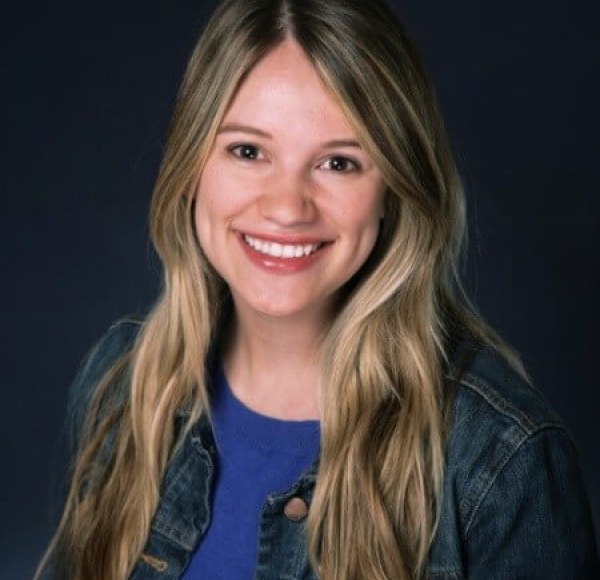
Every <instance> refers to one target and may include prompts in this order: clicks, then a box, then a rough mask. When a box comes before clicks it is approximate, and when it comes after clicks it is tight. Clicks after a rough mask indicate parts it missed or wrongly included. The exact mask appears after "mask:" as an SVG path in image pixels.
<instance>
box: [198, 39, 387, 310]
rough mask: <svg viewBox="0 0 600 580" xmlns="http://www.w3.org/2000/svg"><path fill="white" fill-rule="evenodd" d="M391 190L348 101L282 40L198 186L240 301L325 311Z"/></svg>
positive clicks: (203, 226) (362, 255) (207, 236)
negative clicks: (347, 111)
mask: <svg viewBox="0 0 600 580" xmlns="http://www.w3.org/2000/svg"><path fill="white" fill-rule="evenodd" d="M383 196H384V186H383V183H382V179H381V175H380V172H379V170H378V169H377V167H376V166H375V165H374V163H373V161H372V160H371V158H370V157H369V155H368V154H367V153H366V151H365V150H364V149H363V148H362V147H361V145H360V144H359V143H358V141H357V138H356V135H355V132H354V131H353V129H352V127H351V125H350V123H349V122H348V120H347V118H346V117H345V115H344V114H343V112H342V110H341V108H340V106H339V105H338V104H337V102H336V100H335V99H334V97H333V96H332V95H331V93H330V92H329V91H328V90H327V88H326V87H325V85H324V84H323V82H322V81H321V79H320V78H319V76H318V75H317V73H316V71H315V70H314V68H313V67H312V65H311V63H310V62H309V61H308V59H307V58H306V56H305V55H304V53H303V52H302V50H301V49H300V47H299V46H298V45H297V44H296V43H295V42H294V41H293V40H285V41H284V42H283V43H281V44H279V45H278V46H277V47H276V48H275V49H274V50H273V51H271V52H270V53H269V54H268V55H267V56H265V57H264V58H263V59H262V60H261V61H260V62H259V63H258V64H257V65H256V66H255V67H254V68H253V69H252V70H251V71H250V73H249V74H248V76H247V77H246V79H245V81H244V82H243V84H242V85H241V86H240V87H239V90H238V92H237V94H236V96H235V98H234V100H233V102H232V103H231V105H230V107H229V110H228V111H227V113H226V115H225V117H224V120H223V122H222V124H221V126H220V128H219V132H218V135H217V138H216V140H215V143H214V146H213V148H212V151H211V153H210V155H209V157H208V159H207V162H206V165H205V168H204V171H203V173H202V176H201V179H200V184H199V187H198V191H197V192H196V204H195V227H196V233H197V237H198V240H199V243H200V245H201V247H202V249H203V251H204V253H205V255H206V257H207V258H208V260H209V261H210V262H211V264H212V265H213V267H214V268H215V269H216V270H217V272H218V273H219V274H220V275H221V276H222V278H223V279H224V280H225V282H226V283H227V284H228V285H229V288H230V290H231V293H232V296H233V299H234V304H235V307H236V310H237V311H238V312H240V311H241V310H244V312H246V313H254V314H257V313H258V314H261V315H266V316H272V317H302V316H313V315H315V314H317V315H324V316H327V315H329V314H330V313H331V307H332V304H333V302H334V299H335V296H336V294H337V293H338V291H339V290H340V288H342V286H344V284H345V283H346V282H347V281H348V280H349V279H350V278H351V277H352V276H353V274H355V273H356V272H357V271H358V270H359V268H360V267H361V266H362V265H363V264H364V262H365V260H366V259H367V257H368V256H369V254H370V252H371V250H372V249H373V246H374V244H375V241H376V238H377V234H378V230H379V220H380V219H381V217H382V216H383Z"/></svg>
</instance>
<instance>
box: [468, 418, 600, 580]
mask: <svg viewBox="0 0 600 580" xmlns="http://www.w3.org/2000/svg"><path fill="white" fill-rule="evenodd" d="M465 534H466V560H467V577H468V578H469V579H472V580H509V579H510V580H516V579H519V578H522V579H527V580H537V579H539V580H567V579H573V580H575V579H577V580H598V579H600V567H599V565H598V555H597V548H596V544H595V539H594V530H593V524H592V520H591V511H590V507H589V503H588V498H587V494H586V491H585V487H584V484H583V478H582V475H581V470H580V468H579V463H578V459H577V453H576V450H575V447H574V445H573V443H572V441H571V439H570V438H569V436H568V434H567V433H566V432H565V431H564V429H562V428H556V427H552V428H545V429H542V430H540V431H537V432H535V433H533V434H531V435H529V437H528V438H526V439H525V440H524V442H523V443H522V444H521V445H520V446H519V447H518V448H517V449H515V451H514V453H513V454H512V456H511V457H510V458H509V459H508V461H507V462H506V464H505V465H504V466H503V467H502V469H501V470H500V471H499V472H498V474H497V476H496V477H495V479H494V481H493V482H492V483H491V485H490V487H489V489H488V490H487V492H485V494H484V495H483V496H482V499H481V501H480V504H479V506H478V508H477V510H476V512H475V513H474V515H473V517H472V518H471V520H470V525H469V527H468V529H467V530H466V531H465Z"/></svg>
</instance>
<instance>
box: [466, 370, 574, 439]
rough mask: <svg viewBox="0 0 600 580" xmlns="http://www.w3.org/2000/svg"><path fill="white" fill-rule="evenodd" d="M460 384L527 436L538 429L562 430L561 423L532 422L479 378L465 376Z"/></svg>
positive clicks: (547, 421) (549, 421)
mask: <svg viewBox="0 0 600 580" xmlns="http://www.w3.org/2000/svg"><path fill="white" fill-rule="evenodd" d="M460 384H462V385H463V386H465V387H467V388H468V389H470V390H471V391H474V392H475V393H477V394H478V395H479V396H481V397H482V398H483V399H484V400H485V402H486V403H487V404H488V405H489V406H490V407H492V408H493V409H494V410H496V411H497V412H498V413H501V414H502V415H504V416H505V417H508V418H509V419H511V420H512V421H514V422H515V423H516V424H517V425H518V426H519V427H520V428H521V429H522V430H523V431H524V432H525V433H526V434H527V435H532V434H534V433H536V432H538V431H539V430H540V429H544V428H547V427H556V428H560V429H562V428H563V425H562V423H560V422H559V421H555V420H554V421H553V420H545V421H541V422H539V423H536V422H534V421H533V420H532V419H531V418H530V417H529V416H528V415H527V414H525V413H523V412H522V411H520V410H519V409H518V408H517V407H515V406H514V405H513V404H512V403H510V402H509V401H507V400H506V399H505V398H504V397H502V396H501V395H500V394H498V393H496V392H495V389H494V387H493V386H492V385H491V384H490V383H488V382H487V381H485V380H483V379H481V378H479V377H476V376H474V375H471V374H466V375H465V376H464V377H463V379H462V380H461V381H460ZM488 390H489V391H493V394H492V393H490V392H487V391H488Z"/></svg>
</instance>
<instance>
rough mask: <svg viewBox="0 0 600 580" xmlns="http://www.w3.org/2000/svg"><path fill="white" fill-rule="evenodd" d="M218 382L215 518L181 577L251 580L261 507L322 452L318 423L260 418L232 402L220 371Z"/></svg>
mask: <svg viewBox="0 0 600 580" xmlns="http://www.w3.org/2000/svg"><path fill="white" fill-rule="evenodd" d="M215 378H216V380H215V386H216V389H215V393H214V396H213V401H212V413H213V429H214V434H215V441H216V444H217V455H218V465H217V470H216V481H215V490H214V494H213V497H212V499H213V505H212V519H211V523H210V526H209V528H208V530H207V532H206V535H205V536H204V537H203V538H202V540H201V542H200V545H199V547H198V549H197V550H196V551H195V553H194V554H193V555H192V559H191V562H190V565H189V566H188V568H187V569H186V571H185V573H184V575H183V576H182V578H184V579H185V580H199V579H202V580H205V579H207V578H211V579H212V578H218V579H219V580H249V579H251V578H253V577H254V569H255V567H256V557H257V546H258V526H259V520H260V513H261V510H262V506H263V504H264V503H265V500H266V498H267V496H268V495H269V494H271V493H279V492H282V491H285V490H287V489H288V488H289V487H291V485H292V484H293V483H294V482H295V481H296V480H297V479H298V477H299V476H300V474H301V473H302V472H303V471H305V470H306V469H307V468H308V467H310V465H311V463H312V462H313V460H314V458H315V455H316V453H317V450H318V448H319V435H320V430H319V422H318V421H283V420H280V419H273V418H272V417H267V416H265V415H260V414H258V413H256V412H254V411H252V410H251V409H249V408H247V407H245V406H244V405H243V404H242V403H241V402H240V401H239V400H238V399H236V398H235V397H234V395H233V394H232V392H231V389H230V388H229V385H228V384H227V380H226V378H225V375H224V373H223V370H222V368H221V367H220V366H219V367H218V370H217V372H216V377H215Z"/></svg>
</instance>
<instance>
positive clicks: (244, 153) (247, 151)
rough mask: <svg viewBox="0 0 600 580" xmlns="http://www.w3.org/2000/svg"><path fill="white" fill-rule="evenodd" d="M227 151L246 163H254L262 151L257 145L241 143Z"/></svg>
mask: <svg viewBox="0 0 600 580" xmlns="http://www.w3.org/2000/svg"><path fill="white" fill-rule="evenodd" d="M227 150H228V151H229V152H230V153H231V154H232V155H234V156H235V157H239V158H240V159H243V160H245V161H254V160H255V159H258V157H259V155H260V150H259V148H258V147H256V145H250V144H249V143H241V144H239V145H232V146H231V147H228V148H227Z"/></svg>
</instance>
